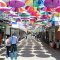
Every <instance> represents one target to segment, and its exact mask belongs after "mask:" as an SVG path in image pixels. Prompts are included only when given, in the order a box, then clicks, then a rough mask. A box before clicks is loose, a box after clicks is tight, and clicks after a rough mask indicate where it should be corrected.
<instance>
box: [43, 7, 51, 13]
mask: <svg viewBox="0 0 60 60" xmlns="http://www.w3.org/2000/svg"><path fill="white" fill-rule="evenodd" d="M43 10H44V11H45V12H51V11H52V8H49V7H44V8H43Z"/></svg>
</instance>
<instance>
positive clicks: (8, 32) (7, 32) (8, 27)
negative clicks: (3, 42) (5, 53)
mask: <svg viewBox="0 0 60 60" xmlns="http://www.w3.org/2000/svg"><path fill="white" fill-rule="evenodd" d="M6 34H9V35H10V26H6Z"/></svg>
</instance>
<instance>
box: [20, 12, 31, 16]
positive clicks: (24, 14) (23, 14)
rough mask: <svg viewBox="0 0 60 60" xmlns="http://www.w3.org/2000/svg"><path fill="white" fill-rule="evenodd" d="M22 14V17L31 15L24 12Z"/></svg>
mask: <svg viewBox="0 0 60 60" xmlns="http://www.w3.org/2000/svg"><path fill="white" fill-rule="evenodd" d="M20 16H21V17H28V16H30V15H28V14H26V13H22V14H21V15H20Z"/></svg>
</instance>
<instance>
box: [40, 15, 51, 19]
mask: <svg viewBox="0 0 60 60" xmlns="http://www.w3.org/2000/svg"><path fill="white" fill-rule="evenodd" d="M48 18H50V17H49V16H48V15H42V16H41V18H40V19H48Z"/></svg>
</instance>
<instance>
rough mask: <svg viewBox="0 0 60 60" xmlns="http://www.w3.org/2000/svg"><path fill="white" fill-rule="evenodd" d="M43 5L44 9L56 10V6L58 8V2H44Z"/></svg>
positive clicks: (53, 0)
mask: <svg viewBox="0 0 60 60" xmlns="http://www.w3.org/2000/svg"><path fill="white" fill-rule="evenodd" d="M44 5H45V6H46V7H50V8H56V7H57V6H59V2H58V0H45V1H44Z"/></svg>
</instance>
